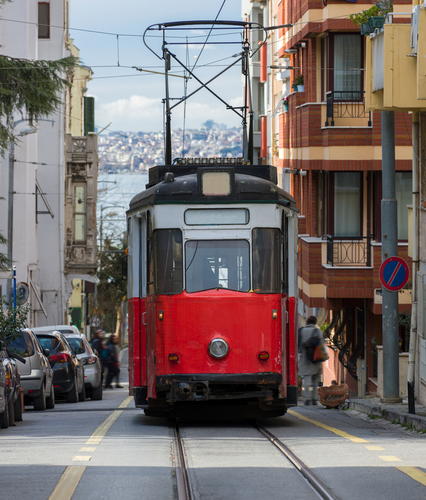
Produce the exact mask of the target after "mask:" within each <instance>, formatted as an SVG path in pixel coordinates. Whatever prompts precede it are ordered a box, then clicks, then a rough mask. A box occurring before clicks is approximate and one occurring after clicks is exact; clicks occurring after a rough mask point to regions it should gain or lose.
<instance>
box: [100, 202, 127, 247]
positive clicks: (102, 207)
mask: <svg viewBox="0 0 426 500" xmlns="http://www.w3.org/2000/svg"><path fill="white" fill-rule="evenodd" d="M107 208H126V207H123V206H121V205H107V206H106V207H104V206H102V205H101V218H100V219H99V220H100V226H99V239H100V244H99V252H100V253H102V222H103V221H104V219H103V217H102V212H103V211H104V210H106V209H107ZM107 215H108V216H109V217H114V216H116V215H118V214H117V213H116V212H111V213H109V214H107Z"/></svg>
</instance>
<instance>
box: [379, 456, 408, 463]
mask: <svg viewBox="0 0 426 500" xmlns="http://www.w3.org/2000/svg"><path fill="white" fill-rule="evenodd" d="M379 458H381V459H382V460H384V461H385V462H402V460H401V459H400V458H398V457H396V456H395V455H382V456H380V455H379Z"/></svg>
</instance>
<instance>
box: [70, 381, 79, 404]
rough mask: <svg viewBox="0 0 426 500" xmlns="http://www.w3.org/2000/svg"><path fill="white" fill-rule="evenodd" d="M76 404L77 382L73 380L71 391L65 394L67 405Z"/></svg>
mask: <svg viewBox="0 0 426 500" xmlns="http://www.w3.org/2000/svg"><path fill="white" fill-rule="evenodd" d="M77 402H78V392H77V380H74V385H73V386H72V388H71V390H70V391H69V392H67V403H77Z"/></svg>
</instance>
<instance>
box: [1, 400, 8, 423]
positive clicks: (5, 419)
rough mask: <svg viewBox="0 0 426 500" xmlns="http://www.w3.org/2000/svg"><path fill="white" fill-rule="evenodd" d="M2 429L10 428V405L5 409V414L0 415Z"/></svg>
mask: <svg viewBox="0 0 426 500" xmlns="http://www.w3.org/2000/svg"><path fill="white" fill-rule="evenodd" d="M0 427H1V428H2V429H7V428H8V427H9V405H6V406H5V407H4V412H3V413H0Z"/></svg>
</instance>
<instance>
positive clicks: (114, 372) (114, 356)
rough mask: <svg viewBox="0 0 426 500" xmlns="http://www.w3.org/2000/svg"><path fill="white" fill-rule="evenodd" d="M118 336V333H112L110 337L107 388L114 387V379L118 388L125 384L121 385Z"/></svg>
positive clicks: (106, 363) (107, 347) (107, 346)
mask: <svg viewBox="0 0 426 500" xmlns="http://www.w3.org/2000/svg"><path fill="white" fill-rule="evenodd" d="M117 344H118V337H117V335H111V337H110V338H109V340H108V342H107V345H106V349H107V351H108V357H107V358H106V361H105V365H106V368H107V369H108V375H107V379H106V384H105V389H113V388H114V387H113V386H112V381H113V380H114V379H115V380H116V383H115V387H116V388H117V389H122V388H123V386H121V385H120V380H119V377H120V362H119V360H118V348H117Z"/></svg>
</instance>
